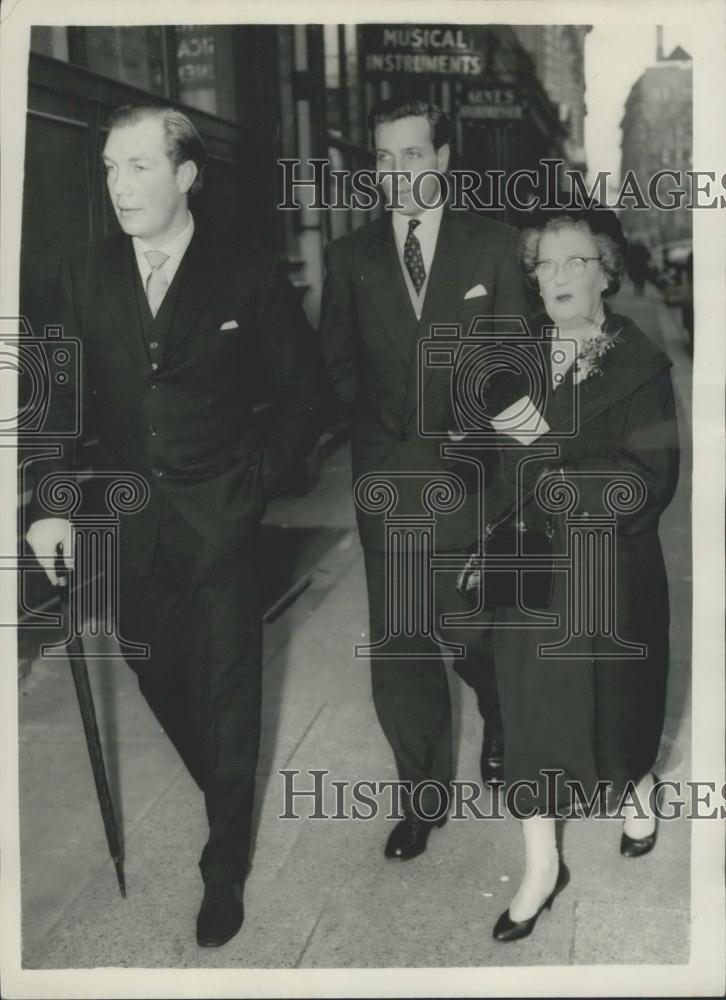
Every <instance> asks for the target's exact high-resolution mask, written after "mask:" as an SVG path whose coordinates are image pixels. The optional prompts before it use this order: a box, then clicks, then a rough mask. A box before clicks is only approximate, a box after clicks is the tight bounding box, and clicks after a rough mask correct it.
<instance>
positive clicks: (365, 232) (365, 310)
mask: <svg viewBox="0 0 726 1000" xmlns="http://www.w3.org/2000/svg"><path fill="white" fill-rule="evenodd" d="M368 124H369V128H370V131H371V134H372V139H373V143H374V146H375V151H376V164H377V169H378V171H379V172H381V171H385V172H389V171H403V172H406V173H407V175H408V176H404V177H403V178H402V179H401V180H400V184H398V186H397V188H396V186H395V184H396V182H395V181H394V180H393V179H392V178H391V177H388V178H381V177H380V173H379V179H381V180H382V186H383V190H384V194H385V196H386V199H387V203H388V205H389V206H392V208H393V210H392V211H389V212H387V213H386V214H385V216H384V217H383V218H382V219H380V220H377V221H374V222H372V223H370V224H369V225H367V226H364V227H362V228H361V229H358V230H355V231H354V232H352V233H350V234H349V235H347V236H344V237H342V238H340V239H338V240H335V241H334V242H333V243H331V244H330V245H329V247H328V249H327V255H326V264H327V277H326V281H325V287H324V291H323V304H322V317H321V341H322V348H323V353H324V355H325V359H326V362H327V366H328V370H329V372H330V375H331V379H332V382H333V385H334V387H335V390H336V392H337V395H338V397H339V398H340V400H341V401H342V402H343V404H345V405H346V406H347V407H348V409H349V412H350V413H352V415H353V478H354V481H360V479H361V477H362V476H365V475H366V474H368V473H373V472H376V473H380V474H381V476H382V477H383V478H385V477H387V476H390V477H391V479H392V481H393V482H394V483H395V488H396V489H397V490H398V493H399V495H398V502H397V506H396V509H395V515H396V517H398V518H401V519H403V520H405V519H406V517H414V518H415V517H420V515H421V513H422V508H421V487H420V483H419V482H418V481H417V478H416V477H413V476H407V475H406V473H414V472H415V473H424V474H430V476H431V478H433V477H435V475H436V474H437V473H442V472H451V468H452V466H451V464H450V462H449V461H447V460H446V459H445V458H443V457H442V454H441V439H439V440H436V439H432V438H431V437H427V436H422V435H421V434H420V433H419V429H418V421H417V417H418V408H419V407H420V406H424V407H425V409H426V421H427V422H431V421H432V420H433V421H434V422H435V423H436V424H437V427H436V430H437V431H438V432H440V434H441V435H442V436H444V437H446V435H447V432H450V437H451V439H452V440H453V441H456V440H457V439H458V437H459V435H458V433H457V431H458V430H459V428H458V427H457V423H456V420H455V415H454V414H453V413H452V406H451V394H450V392H449V389H448V388H443V389H442V388H441V382H440V381H438V380H436V381H432V382H431V383H429V384H428V385H427V386H426V388H425V389H424V390H423V393H424V394H425V399H424V398H423V395H422V394H421V393H419V387H418V385H417V375H418V359H417V353H418V344H419V341H420V340H421V339H422V338H428V337H430V335H431V334H430V331H431V326H432V324H435V323H439V324H460V325H461V328H462V330H463V332H464V334H466V331H467V330H468V328H469V325H470V323H471V321H472V319H473V318H474V317H477V316H526V314H527V304H526V294H525V292H524V289H523V286H522V284H521V281H520V277H519V268H518V265H517V262H516V260H515V255H514V241H515V233H514V231H513V230H512V229H510V228H509V227H507V226H504V225H501V224H499V223H496V222H492V221H489V220H485V219H483V218H479V217H475V216H474V215H472V214H470V213H466V212H461V211H453V210H449V209H447V208H444V207H439V208H434V209H431V210H424V209H423V208H422V207H421V203H425V204H427V205H434V204H435V203H436V200H437V195H438V182H437V180H436V177H435V176H433V175H430V176H428V177H426V178H419V182H417V181H416V177H417V175H419V174H420V173H422V172H423V171H436V172H438V173H440V174H443V173H444V172H445V171H446V170H447V167H448V161H449V132H450V125H449V121H448V119H447V117H446V116H445V115H444V113H443V112H442V111H441V109H440V108H438V107H436V106H434V105H430V104H427V103H426V102H424V101H420V100H407V99H403V100H399V101H396V100H391V101H384V102H382V103H381V104H380V105H378V106H377V107H375V108H374V109H373V110H372V112H371V113H370V115H369V119H368ZM417 185H418V188H417ZM396 195H397V204H396V199H395V196H396ZM452 375H453V373H452ZM424 381H425V380H424ZM450 384H451V383H450V382H449V388H450ZM464 465H467V466H468V468H469V469H471V468H472V466H471V465H470V464H469V463H466V462H465V463H464ZM462 469H463V466H462ZM460 471H461V470H460ZM400 474H403V475H400ZM467 479H468V480H469V481H468V484H467V485H468V487H469V488H468V490H467V495H466V500H465V502H464V504H463V506H462V507H461V508H460V509H459V510H457V511H456V513H455V514H453V515H451V516H442V517H439V518H438V520H437V523H436V549H437V552H450V553H456V552H464V551H465V550H466V548H467V547H468V546H470V545H471V543H472V542H473V540H474V539H475V538H476V535H477V530H478V524H479V522H478V513H479V507H480V503H481V499H480V496H479V494H478V487H477V486H474V487H473V488H472V479H471V476H468V477H467ZM476 480H477V477H476V476H474V481H476ZM358 526H359V532H360V537H361V542H362V544H363V548H364V552H365V566H366V579H367V587H368V602H369V615H370V637H371V642H372V643H375V642H376V641H378V640H380V639H382V638H383V636H384V634H385V632H386V620H387V610H390V609H387V608H386V597H387V594H389V593H390V591H389V587H388V583H387V574H388V572H389V570H390V571H391V572H394V568H393V566H392V564H391V563H390V560H391V559H392V553H391V552H390V551H389V552H387V551H386V548H387V546H386V534H385V531H384V526H383V524H382V518H381V517H380V516H378V517H377V516H375V515H374V514H373V513H371V512H370V510H364V509H362V508H361V505H360V504H359V509H358ZM409 544H412V545H414V546H415V545H416V542H410V543H409ZM389 582H390V581H389ZM454 584H455V574H454V573H437V574H436V586H435V598H436V612H437V617H438V616H440V614H441V613H442V612H447V611H448V612H450V611H456V610H461V611H464V610H465V605H464V604H463V601H462V599H461V598H460V596H459V595H458V594H457V593H456V590H455V585H454ZM428 585H430V581H427V583H426V584H425V586H428ZM418 596H419V600H421V595H420V594H419V595H418ZM440 635H441V637H442V638H443V639H444V640H445V641H449V640H453V641H457V640H458V641H462V638H463V641H464V642H465V643H466V645H467V647H468V648H467V655H466V658H465V659H463V660H462V659H459V660H454V666H455V669H456V670H457V672H458V673H459V675H460V676H462V677H463V678H464V680H465V681H466V682H467V683H468V684H470V685H471V686H472V687H473V688H474V690H475V692H476V695H477V700H478V704H479V709H480V711H481V714H482V716H483V717H484V720H485V729H484V743H483V748H482V755H481V770H482V778H483V780H484V781H485V782H487V781H492V780H494V779H498V778H500V777H501V774H502V753H503V748H502V731H501V719H500V714H499V705H498V699H497V692H496V680H495V676H494V667H493V653H492V646H493V643H492V641H491V635H490V633H489V630H481V631H480V630H476V631H471V630H467V631H466V632H465V633H463V634H459V635H454V634H452V632H451V630H450V631H449V632H448V633H447V632H446V630H441V632H440ZM397 643H398V645H397V646H396V647H395V648H394V647H393V646H392V645H391V643H389V644H388V646H387V649H386V652H387V656H386V657H385V658H384V657H382V656H380V655H375V654H374V655H372V657H371V669H372V686H373V699H374V703H375V706H376V711H377V713H378V717H379V720H380V722H381V726H382V728H383V731H384V733H385V735H386V737H387V739H388V741H389V743H390V745H391V748H392V750H393V753H394V757H395V760H396V764H397V767H398V772H399V776H400V778H401V780H403V781H410V782H411V785H412V787H415V786H416V785H418V784H421V783H425V782H431V781H437V782H440V783H441V784H442V785H444V786H447V785H448V783H449V782H450V780H451V778H452V760H451V711H450V703H449V690H448V686H447V681H446V673H445V667H444V663H443V660H442V659H441V657H440V656H439V655H438V654H437V653H434V656H433V657H432V656H431V655H430V646H429V647H428V649H425V647H426V643H425V642H422V638H421V636H420V635H408V636H407V635H406V634H405V630H402V631H401V634H400V635H398V637H397ZM392 649H393V653H391V650H392ZM423 652H426V655H425V656H424V655H422V653H423ZM399 657H400V658H399ZM424 788H426V786H425V785H422V789H424ZM438 799H439V795H438V793H437V792H436V791H435V790H434V789H433V788H426V793H425V794H423V795H422V798H421V801H420V808H418V809H417V808H416V806H415V802H412V800H409V801H407V802H406V808H405V818H404V819H403V820H402V821H400V822H399V823H398V824H397V825H396V827H395V828H394V829H393V831H392V833H391V835H390V837H389V838H388V842H387V844H386V849H385V853H386V856H387V857H392V858H398V859H402V860H406V859H409V858H413V857H415V856H416V855H418V854H420V853H421V852H422V851H423V850H425V848H426V844H427V840H428V837H429V834H430V832H431V830H432V828H433V826H434V825H441V823H443V822H444V819H445V814H444V815H443V816H437V818H436V820H429V819H427V818H426V816H433V815H435V814H436V813H437V807H438V805H439V802H438Z"/></svg>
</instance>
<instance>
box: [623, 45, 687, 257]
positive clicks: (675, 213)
mask: <svg viewBox="0 0 726 1000" xmlns="http://www.w3.org/2000/svg"><path fill="white" fill-rule="evenodd" d="M620 128H621V131H622V142H621V149H622V154H621V183H622V182H623V181H624V179H625V178H626V176H627V174H628V172H629V171H632V174H633V176H634V177H635V178H636V179H637V181H638V186H639V188H640V190H641V191H647V190H648V182H649V180H650V178H651V177H653V175H654V174H656V173H657V172H658V171H660V170H674V171H677V172H679V173H681V175H682V174H683V173H684V172H685V171H686V170H690V169H692V153H693V63H692V60H691V57H690V56H689V55H688V53H687V52H684V50H683V49H682V48H680V46H678V47H677V48H676V49H674V50H673V52H671V54H670V55H669V56H668V57H667V58H664V57H663V54H662V50H661V45H660V41H659V43H658V52H657V58H656V61H655V63H654V64H653V65H652V66H649V67H648V68H647V69H646V70H645V72H644V73H643V74H642V75H641V76H640V77H639V78H638V79H637V80H636V81H635V83H634V84H633V86H632V88H631V90H630V93H629V94H628V98H627V100H626V103H625V113H624V114H623V118H622V120H621V122H620ZM679 186H680V185H679V184H678V183H677V182H676V181H672V182H671V181H668V180H664V181H662V182H661V183H660V185H659V191H660V193H661V197H662V198H663V199H664V200H667V197H668V190H669V187H670V188H673V189H675V188H677V187H679ZM622 221H623V226H624V227H625V229H626V232H627V234H628V237H629V238H630V239H638V240H640V241H641V242H643V243H645V244H646V245H648V246H649V247H650V248H651V249H652V248H654V247H656V246H662V245H663V244H666V243H668V242H669V241H673V240H679V239H688V238H690V236H691V215H690V211H689V210H688V208H686V206H685V205H681V206H680V207H678V208H675V209H673V210H669V211H659V210H653V209H649V210H647V211H644V210H642V209H639V208H636V207H635V206H629V207H627V208H625V209H624V210H623V215H622Z"/></svg>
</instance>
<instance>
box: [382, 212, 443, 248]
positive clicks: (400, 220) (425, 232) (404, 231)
mask: <svg viewBox="0 0 726 1000" xmlns="http://www.w3.org/2000/svg"><path fill="white" fill-rule="evenodd" d="M443 214H444V206H443V205H439V207H438V208H427V209H425V210H424V211H423V212H422V213H421V214H420V215H413V216H412V215H404V214H403V212H395V211H392V212H391V215H392V216H393V229H394V232H395V233H396V235H397V236H399V237H400V238H401V240H402V241H403V240H405V239H406V237H407V236H408V224H409V222H410V221H411V219H418V221H419V225H418V226H416V228H415V230H414V232H415V233H416V236H417V237H419V239H420V238H421V237H424V238H426V237H428V236H432V237H436V236H437V234H438V231H439V227H440V225H441V217H442V216H443Z"/></svg>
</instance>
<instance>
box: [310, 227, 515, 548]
mask: <svg viewBox="0 0 726 1000" xmlns="http://www.w3.org/2000/svg"><path fill="white" fill-rule="evenodd" d="M394 239H395V237H394V234H393V227H392V224H391V218H390V215H388V214H387V215H386V216H384V217H383V218H382V219H380V220H377V221H375V222H373V223H371V224H369V225H367V226H364V227H363V228H361V229H358V230H355V231H353V232H352V233H349V234H348V235H346V236H343V237H341V238H340V239H338V240H335V241H334V242H332V243H331V244H330V245H329V246H328V248H327V251H326V265H327V277H326V281H325V286H324V289H323V301H322V315H321V325H320V335H321V346H322V350H323V355H324V357H325V360H326V363H327V366H328V371H329V372H330V376H331V379H332V382H333V386H334V388H335V391H336V393H337V395H338V397H339V399H340V400H341V402H342V403H343V404H344V405H345V406H346V407H347V409H348V411H349V412H350V413H351V414H352V416H353V479H354V482H355V481H356V480H358V479H359V477H361V476H363V475H365V474H366V473H372V472H380V473H382V474H383V475H384V476H386V475H390V476H391V477H392V478H393V479H394V481H395V485H396V488H397V490H398V493H399V500H398V505H397V507H396V510H395V514H396V515H403V516H404V517H405V516H409V515H411V516H415V515H420V514H422V513H423V512H424V508H423V507H422V504H421V487H422V484H423V479H414V478H407V477H406V476H395V475H394V474H395V473H411V472H421V473H424V474H428V475H429V476H435V475H436V474H437V473H441V472H451V471H456V472H458V473H462V474H463V475H462V478H463V480H464V482H465V483H466V485H467V490H466V497H465V500H464V503H463V505H462V506H461V507H460V508H459V509H458V510H457V511H456V512H455V513H452V514H441V515H439V516H438V517H437V520H436V546H437V550H438V551H447V550H448V551H458V550H463V549H464V548H465V547H466V545H467V543H469V542H470V541H471V539H472V537H473V534H472V532H473V533H474V534H476V528H477V524H478V520H479V508H480V505H481V500H480V496H479V482H478V476H477V475H476V466H472V465H471V464H470V463H466V462H462V463H459V464H457V463H456V462H453V461H447V460H446V459H442V457H441V453H440V447H441V445H442V443H447V442H448V443H451V442H450V440H449V438H448V435H447V432H448V431H449V430H451V431H452V432H456V431H457V430H458V429H459V425H458V421H457V413H456V407H457V405H458V404H457V401H456V400H455V399H454V398H453V397H452V385H453V381H454V379H455V372H454V367H455V366H454V365H451V366H450V370H447V368H446V365H444V366H443V367H442V368H439V369H438V370H436V371H434V370H433V368H428V367H427V368H426V370H425V371H424V372H422V376H421V378H419V344H420V342H421V341H422V340H423V339H428V338H429V337H430V336H431V332H430V331H431V326H432V324H452V325H457V324H458V326H459V328H460V330H461V336H462V337H466V335H467V332H468V331H469V328H470V326H471V323H472V321H473V320H474V319H475V318H476V317H479V316H483V317H493V316H517V317H520V316H521V317H524V318H526V317H527V315H528V305H527V296H526V293H525V291H524V288H523V285H522V282H521V278H520V271H519V265H518V262H517V259H516V256H515V240H516V233H515V231H514V230H513V229H511V228H510V227H508V226H505V225H502V224H500V223H497V222H493V221H491V220H488V219H484V218H481V217H478V216H475V215H473V214H469V213H465V212H457V211H451V210H445V211H444V214H443V217H442V220H441V228H440V230H439V236H438V240H437V244H436V252H435V254H434V259H433V262H432V265H431V273H430V276H429V283H428V287H427V292H426V297H425V300H424V303H423V309H422V314H421V319H420V321H417V319H416V315H415V312H414V310H413V307H412V305H411V301H410V298H409V295H408V292H407V290H406V285H405V281H404V278H403V274H402V272H401V265H400V262H399V257H398V253H397V250H396V245H395V242H394ZM478 285H480V286H482V288H483V289H484V291H485V294H484V295H476V296H473V297H469V298H466V294H467V292H468V291H470V290H471V289H475V288H476V286H478ZM454 340H456V337H455V336H454ZM434 376H435V377H434ZM419 414H420V415H421V419H419ZM422 429H424V430H426V431H428V430H431V431H433V432H434V433H435V434H437V435H438V436H429V434H428V433H421V430H422ZM490 458H491V462H490V465H491V466H493V465H494V464H495V453H494V452H493V451H492V452H491V456H490ZM491 474H492V469H491V468H490V470H489V473H488V475H491ZM488 502H489V501H488V500H487V503H488ZM357 514H358V526H359V530H360V534H361V540H362V543H363V545H364V546H365V547H366V548H370V549H373V550H378V551H382V550H384V549H385V531H384V526H383V523H382V519H381V516H376V515H375V514H370V513H364V512H363V511H362V510H361V509H358V511H357Z"/></svg>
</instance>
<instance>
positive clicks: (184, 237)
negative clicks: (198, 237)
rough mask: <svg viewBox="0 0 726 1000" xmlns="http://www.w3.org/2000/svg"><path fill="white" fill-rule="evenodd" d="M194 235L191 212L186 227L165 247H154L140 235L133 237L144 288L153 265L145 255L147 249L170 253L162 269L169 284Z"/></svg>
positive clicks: (132, 240)
mask: <svg viewBox="0 0 726 1000" xmlns="http://www.w3.org/2000/svg"><path fill="white" fill-rule="evenodd" d="M193 235H194V216H193V215H192V213H191V212H189V213H188V218H187V224H186V226H185V227H184V229H182V231H181V232H180V233H179V235H178V236H175V237H174V239H173V240H170V241H169V242H168V243H167V244H166V245H165V246H163V247H152V246H150V245H149V244H148V243H146V241H145V240H142V239H141V238H140V237H138V236H132V237H131V242H132V243H133V245H134V253H135V254H136V264H137V266H138V268H139V274H140V275H141V284H142V285H143V286H144V288H146V282H147V281H148V280H149V275H150V274H151V265H150V264H149V262H148V260H147V259H146V257H145V256H144V254H145V253H146V251H147V250H161V252H162V253H165V254H167V255H168V257H169V259H168V260H165V261H164V263H163V264H162V270H163V271H164V274H165V275H166V276H167V278H168V279H169V284H171V283H172V281H173V280H174V275H175V274H176V272H177V271H178V269H179V265H180V264H181V262H182V257H183V256H184V254H185V253H186V250H187V247H188V246H189V244H190V243H191V241H192V236H193Z"/></svg>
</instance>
